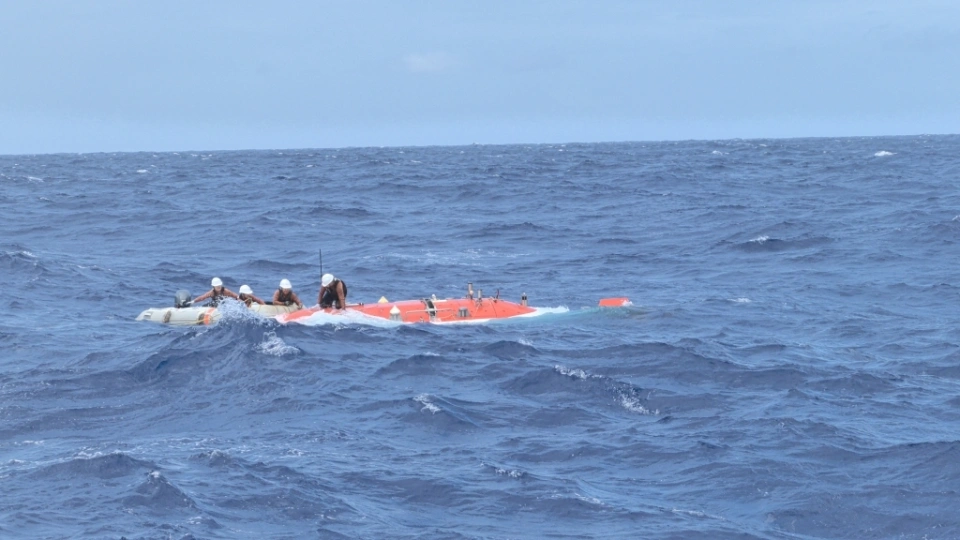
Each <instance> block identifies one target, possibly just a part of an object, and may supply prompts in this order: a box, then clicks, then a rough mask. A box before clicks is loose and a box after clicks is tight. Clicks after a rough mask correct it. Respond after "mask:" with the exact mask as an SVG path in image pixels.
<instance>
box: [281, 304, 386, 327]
mask: <svg viewBox="0 0 960 540" xmlns="http://www.w3.org/2000/svg"><path fill="white" fill-rule="evenodd" d="M296 322H297V323H299V324H303V325H306V326H326V325H328V324H329V325H343V324H360V325H366V326H376V327H379V328H394V327H397V326H401V325H403V323H402V322H399V321H391V320H389V319H382V318H380V317H373V316H371V315H367V314H366V313H361V312H359V311H353V310H350V309H347V310H346V311H343V312H340V313H336V314H334V313H327V312H325V311H318V312H316V313H314V314H313V315H310V316H309V317H304V318H302V319H297V321H296Z"/></svg>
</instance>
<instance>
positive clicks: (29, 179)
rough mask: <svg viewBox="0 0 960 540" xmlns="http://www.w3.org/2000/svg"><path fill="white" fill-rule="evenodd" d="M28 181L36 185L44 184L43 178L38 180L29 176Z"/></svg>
mask: <svg viewBox="0 0 960 540" xmlns="http://www.w3.org/2000/svg"><path fill="white" fill-rule="evenodd" d="M27 181H29V182H33V183H34V184H42V183H43V178H37V177H36V176H28V177H27Z"/></svg>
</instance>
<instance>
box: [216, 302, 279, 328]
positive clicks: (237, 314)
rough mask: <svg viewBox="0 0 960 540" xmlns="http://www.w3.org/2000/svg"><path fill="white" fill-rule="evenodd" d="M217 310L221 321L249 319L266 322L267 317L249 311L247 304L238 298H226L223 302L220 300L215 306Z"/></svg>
mask: <svg viewBox="0 0 960 540" xmlns="http://www.w3.org/2000/svg"><path fill="white" fill-rule="evenodd" d="M217 311H218V312H220V320H221V321H251V322H259V323H266V321H267V319H266V318H264V317H261V316H260V314H258V313H257V312H255V311H251V310H250V309H248V308H247V306H246V305H245V304H244V303H243V302H240V301H239V300H234V299H233V298H227V299H225V300H224V301H223V302H220V305H219V306H217Z"/></svg>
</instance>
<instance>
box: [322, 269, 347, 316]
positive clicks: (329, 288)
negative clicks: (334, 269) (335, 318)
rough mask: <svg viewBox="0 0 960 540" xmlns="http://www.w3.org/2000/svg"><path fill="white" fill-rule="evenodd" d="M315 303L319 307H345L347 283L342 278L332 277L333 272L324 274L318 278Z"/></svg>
mask: <svg viewBox="0 0 960 540" xmlns="http://www.w3.org/2000/svg"><path fill="white" fill-rule="evenodd" d="M317 304H319V305H320V307H321V308H328V307H332V308H336V309H343V308H345V307H347V284H346V283H344V282H343V280H342V279H337V278H335V277H333V274H324V275H323V277H322V278H320V294H318V295H317Z"/></svg>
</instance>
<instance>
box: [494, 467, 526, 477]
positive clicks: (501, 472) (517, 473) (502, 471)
mask: <svg viewBox="0 0 960 540" xmlns="http://www.w3.org/2000/svg"><path fill="white" fill-rule="evenodd" d="M497 474H499V475H500V476H509V477H510V478H522V477H523V472H522V471H508V470H507V469H502V468H500V467H497Z"/></svg>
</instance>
